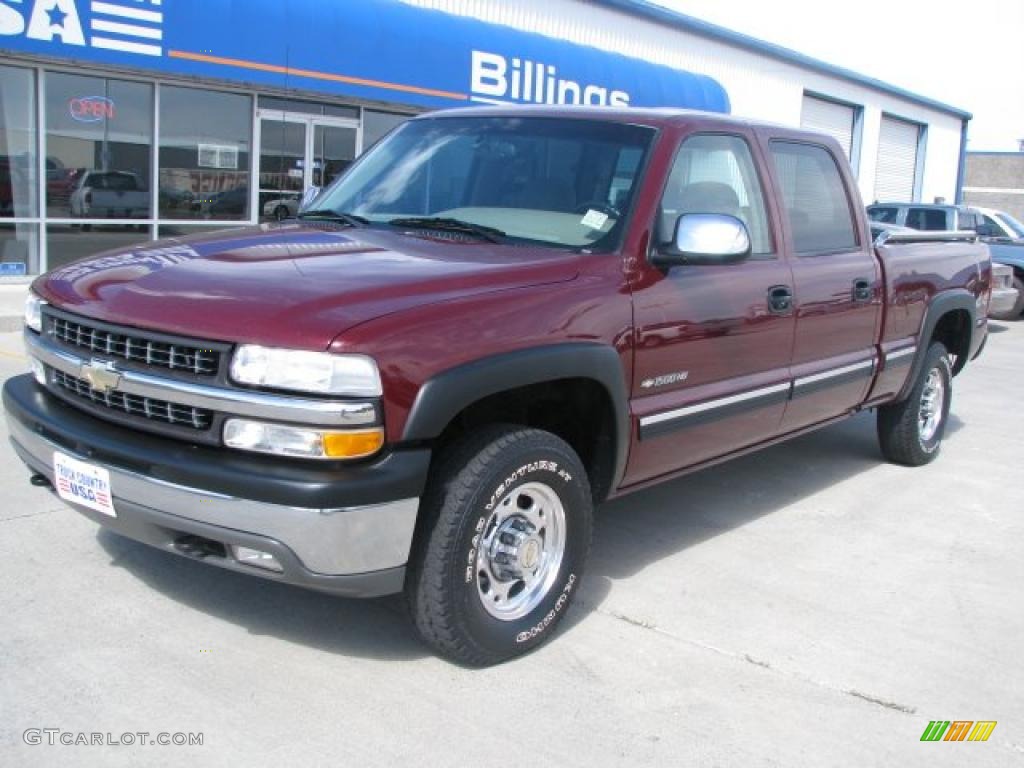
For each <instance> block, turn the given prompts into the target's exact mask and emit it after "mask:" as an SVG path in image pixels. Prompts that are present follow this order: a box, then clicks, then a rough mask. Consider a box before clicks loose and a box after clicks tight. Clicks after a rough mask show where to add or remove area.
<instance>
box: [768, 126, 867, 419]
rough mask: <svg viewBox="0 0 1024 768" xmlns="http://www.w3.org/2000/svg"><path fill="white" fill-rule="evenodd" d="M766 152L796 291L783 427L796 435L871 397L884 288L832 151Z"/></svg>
mask: <svg viewBox="0 0 1024 768" xmlns="http://www.w3.org/2000/svg"><path fill="white" fill-rule="evenodd" d="M767 150H768V155H769V157H770V158H771V166H772V172H773V175H774V178H775V185H776V187H777V189H778V193H779V197H780V199H781V201H782V204H783V209H784V213H783V217H782V218H783V228H784V231H785V240H786V243H785V250H786V252H787V255H788V257H789V263H790V266H791V268H792V270H793V280H794V289H795V290H794V306H795V310H796V338H795V342H794V348H793V361H792V375H793V379H794V385H793V394H792V396H791V400H790V402H789V404H788V405H787V407H786V412H785V416H784V417H783V424H782V429H783V431H784V432H791V431H794V430H797V429H800V428H801V427H805V426H809V425H812V424H816V423H819V422H822V421H825V420H827V419H829V418H831V417H834V416H838V415H840V414H842V413H845V412H847V411H849V410H850V409H852V408H854V407H855V406H857V405H858V404H860V403H861V402H862V401H863V400H864V398H865V397H866V396H867V393H868V387H869V385H870V383H871V380H872V376H873V375H874V370H875V342H876V339H877V336H878V330H879V323H880V321H881V307H882V292H883V287H882V280H881V270H880V268H879V265H878V261H877V259H876V258H875V255H874V251H873V248H872V245H871V240H870V236H869V235H868V233H867V230H866V226H865V223H866V222H863V221H862V219H863V214H860V213H858V212H860V211H862V210H863V207H862V206H861V202H860V197H859V195H858V194H857V192H856V186H855V185H854V182H853V179H852V177H851V176H850V174H849V172H848V168H847V166H846V165H844V164H840V163H839V162H838V161H837V159H836V158H837V154H836V153H835V152H834V147H832V146H831V145H825V144H813V143H804V142H798V141H789V140H771V141H770V142H769V143H768V147H767Z"/></svg>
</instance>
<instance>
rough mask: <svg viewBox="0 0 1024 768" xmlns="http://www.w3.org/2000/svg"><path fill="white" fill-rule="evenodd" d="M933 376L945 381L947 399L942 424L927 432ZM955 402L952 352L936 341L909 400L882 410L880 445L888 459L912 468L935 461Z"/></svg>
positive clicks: (940, 409) (879, 431) (880, 416)
mask: <svg viewBox="0 0 1024 768" xmlns="http://www.w3.org/2000/svg"><path fill="white" fill-rule="evenodd" d="M933 375H934V376H937V377H938V378H939V380H941V383H942V388H943V400H942V406H941V408H939V409H937V410H938V412H939V413H938V415H939V423H938V425H937V427H935V428H934V430H933V431H931V430H925V429H924V425H922V422H921V415H922V409H923V407H924V405H925V404H924V399H925V396H926V394H925V390H926V386H927V385H928V383H929V380H930V378H931V377H932V376H933ZM952 399H953V368H952V366H951V364H950V359H949V351H948V350H947V349H946V347H945V345H943V344H940V343H938V342H935V343H933V344H932V345H931V346H930V347H928V351H927V353H926V354H925V358H924V365H923V366H922V367H921V373H920V374H919V375H918V377H917V381H915V382H914V387H913V389H911V390H910V395H909V396H908V397H907V399H906V400H903V401H902V402H899V403H892V404H891V405H883V406H882V407H880V408H879V409H878V442H879V443H880V444H881V446H882V454H883V455H884V456H885V458H886V459H888V460H889V461H891V462H893V463H895V464H903V465H905V466H908V467H920V466H923V465H925V464H928V463H930V462H931V461H934V459H935V457H936V456H938V455H939V449H940V448H941V446H942V438H943V435H944V434H945V432H946V423H947V421H948V420H949V406H950V403H951V401H952ZM929 432H931V434H929Z"/></svg>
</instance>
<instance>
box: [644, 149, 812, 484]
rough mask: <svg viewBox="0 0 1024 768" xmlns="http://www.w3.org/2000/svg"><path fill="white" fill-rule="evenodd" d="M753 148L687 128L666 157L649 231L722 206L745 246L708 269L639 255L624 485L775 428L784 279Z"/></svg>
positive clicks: (781, 393)
mask: <svg viewBox="0 0 1024 768" xmlns="http://www.w3.org/2000/svg"><path fill="white" fill-rule="evenodd" d="M753 146H755V145H754V144H753V141H752V139H751V137H750V136H747V135H744V134H696V135H692V136H690V137H688V138H687V139H685V140H684V141H683V142H682V144H681V145H680V147H679V150H678V153H677V155H676V158H675V161H674V164H673V168H672V171H671V174H670V176H669V181H668V184H667V185H666V189H665V192H664V195H663V199H662V203H661V207H660V221H659V222H658V223H657V226H656V227H655V229H656V230H657V232H656V235H655V236H656V237H657V238H658V240H659V241H660V242H661V243H668V242H671V240H672V238H673V236H674V232H675V224H676V221H677V220H678V217H679V216H680V215H681V214H684V213H712V214H727V215H730V216H735V217H737V218H739V219H740V220H741V221H743V222H744V224H746V226H747V229H748V231H749V233H750V238H751V245H752V255H751V256H750V258H749V259H747V260H746V261H743V262H740V263H736V264H727V265H715V266H701V265H685V264H684V265H681V266H674V267H671V268H659V267H655V266H654V265H652V264H649V263H648V264H647V265H646V267H645V270H644V271H643V272H642V273H641V274H640V277H639V279H638V280H637V281H636V284H635V285H634V286H633V301H634V311H635V334H636V338H635V350H636V352H635V366H634V380H633V401H632V407H633V413H634V416H635V417H636V418H637V419H638V421H639V442H638V443H637V444H635V446H634V449H633V451H632V453H631V456H630V464H629V467H628V470H627V476H626V482H625V484H626V485H631V484H635V483H640V482H643V481H645V480H650V479H653V478H656V477H659V476H662V475H667V474H671V473H672V472H675V471H677V470H680V469H682V468H684V467H689V466H693V465H695V464H699V463H701V462H704V461H708V460H711V459H714V458H716V457H719V456H723V455H725V454H728V453H732V452H734V451H736V450H739V449H741V448H744V447H747V446H750V445H753V444H756V443H759V442H762V441H764V440H768V439H770V438H772V437H774V436H775V435H776V434H778V432H779V429H780V425H781V422H782V415H783V411H784V409H785V404H786V400H787V398H788V394H789V364H790V356H791V354H792V350H793V335H794V328H795V323H794V318H793V311H792V287H791V286H792V284H793V279H792V274H791V272H790V268H789V264H788V262H787V261H786V259H785V257H784V255H783V249H782V248H781V246H780V243H781V242H782V241H781V238H780V236H779V233H778V231H777V229H776V226H775V222H777V221H778V215H777V212H776V211H775V210H774V201H773V199H772V197H771V195H769V194H767V193H766V192H765V189H766V187H765V186H764V183H763V179H762V177H761V174H760V173H759V170H758V165H757V163H756V162H755V154H754V152H755V151H756V150H754V149H752V147H753ZM786 297H788V299H787V298H786Z"/></svg>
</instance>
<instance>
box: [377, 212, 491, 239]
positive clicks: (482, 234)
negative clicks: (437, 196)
mask: <svg viewBox="0 0 1024 768" xmlns="http://www.w3.org/2000/svg"><path fill="white" fill-rule="evenodd" d="M388 224H390V225H391V226H393V227H416V228H418V229H437V230H441V231H448V232H468V233H469V234H471V235H476V236H477V237H479V238H480V239H481V240H487V241H488V242H491V243H500V242H502V238H503V237H505V233H504V232H502V231H501V230H500V229H495V228H494V227H485V226H484V225H482V224H474V223H473V222H471V221H463V220H462V219H450V218H445V217H443V216H424V217H422V218H416V217H410V218H405V219H392V220H391V221H389V222H388Z"/></svg>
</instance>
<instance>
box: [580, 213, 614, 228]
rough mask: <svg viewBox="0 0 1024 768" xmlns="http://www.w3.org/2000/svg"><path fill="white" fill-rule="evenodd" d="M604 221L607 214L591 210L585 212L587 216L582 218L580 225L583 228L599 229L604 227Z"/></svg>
mask: <svg viewBox="0 0 1024 768" xmlns="http://www.w3.org/2000/svg"><path fill="white" fill-rule="evenodd" d="M606 221H608V214H607V213H601V211H595V210H594V209H593V208H591V209H590V210H589V211H587V215H586V216H584V217H583V220H582V221H581V222H580V224H582V225H583V226H584V227H589V228H590V229H600V228H601V227H603V226H604V225H605V222H606Z"/></svg>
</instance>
